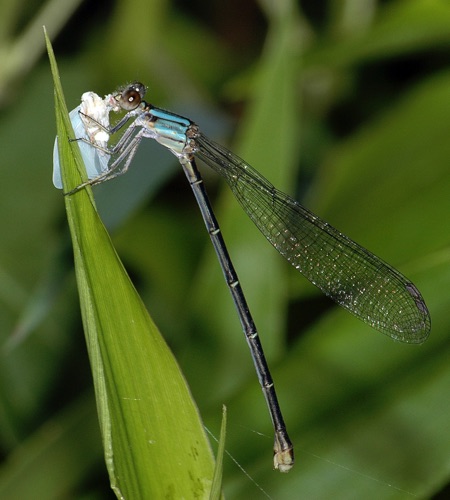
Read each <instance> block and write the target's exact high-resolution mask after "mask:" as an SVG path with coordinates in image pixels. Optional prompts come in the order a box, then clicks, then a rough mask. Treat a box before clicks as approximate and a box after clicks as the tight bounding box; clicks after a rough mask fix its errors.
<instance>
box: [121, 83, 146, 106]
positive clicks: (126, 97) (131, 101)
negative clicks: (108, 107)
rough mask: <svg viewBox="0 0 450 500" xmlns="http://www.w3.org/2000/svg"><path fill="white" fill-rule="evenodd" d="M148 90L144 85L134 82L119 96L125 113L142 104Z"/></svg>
mask: <svg viewBox="0 0 450 500" xmlns="http://www.w3.org/2000/svg"><path fill="white" fill-rule="evenodd" d="M145 91H146V88H145V86H144V85H142V83H139V82H134V83H132V84H130V85H128V87H127V88H126V89H125V90H124V91H123V92H122V94H120V95H119V96H118V100H119V102H120V106H121V108H122V109H124V110H125V111H132V110H133V109H136V108H137V107H138V106H139V105H140V104H141V102H142V99H143V97H144V95H145Z"/></svg>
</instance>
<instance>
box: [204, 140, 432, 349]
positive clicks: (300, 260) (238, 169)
mask: <svg viewBox="0 0 450 500" xmlns="http://www.w3.org/2000/svg"><path fill="white" fill-rule="evenodd" d="M196 143H197V145H198V151H197V152H196V153H195V156H196V157H198V158H200V159H201V160H202V161H204V162H205V163H206V164H207V165H209V166H210V167H211V168H213V169H214V170H215V171H216V172H218V173H219V174H220V175H222V176H223V177H224V178H225V180H226V181H227V182H228V184H229V186H230V188H231V190H232V191H233V194H234V195H235V196H236V198H237V200H238V201H239V203H240V204H241V205H242V207H243V208H244V210H245V211H246V212H247V214H248V215H249V217H250V218H251V219H252V221H253V222H254V223H255V225H256V226H257V227H258V229H259V230H260V231H261V232H262V233H263V235H264V236H265V237H266V238H267V239H268V240H269V241H270V243H271V244H272V245H273V246H274V247H275V248H276V249H277V250H278V252H279V253H280V254H281V255H283V257H284V258H285V259H286V260H287V261H288V262H289V263H290V264H291V265H292V266H294V267H295V268H296V269H297V270H298V271H300V272H301V273H302V274H303V275H304V276H305V277H306V278H307V279H308V280H309V281H311V283H313V284H314V285H316V286H317V287H318V288H320V290H322V292H323V293H325V294H326V295H328V296H329V297H330V298H331V299H333V300H334V301H335V302H337V303H338V304H339V305H341V306H342V307H344V308H345V309H347V310H348V311H350V312H351V313H352V314H354V315H355V316H357V317H358V318H360V319H361V320H363V321H364V322H366V323H368V324H369V325H371V326H372V327H374V328H376V329H377V330H379V331H381V332H382V333H384V334H386V335H389V336H390V337H392V338H393V339H396V340H400V341H403V342H410V343H420V342H423V341H424V340H426V338H427V337H428V335H429V332H430V327H431V322H430V316H429V313H428V310H427V307H426V305H425V302H424V300H423V299H422V296H421V295H420V292H419V291H418V290H417V288H416V287H415V286H414V285H413V284H412V283H411V282H410V281H409V280H408V279H407V278H405V277H404V276H403V275H402V274H401V273H399V272H398V271H397V270H395V269H394V268H393V267H391V266H390V265H388V264H386V263H385V262H383V261H382V260H381V259H379V258H378V257H376V256H375V255H373V254H372V253H370V252H369V251H368V250H366V249H365V248H363V247H361V246H360V245H358V244H357V243H355V242H354V241H352V240H351V239H350V238H348V237H347V236H345V235H343V234H342V233H340V232H339V231H337V230H336V229H335V228H334V227H332V226H331V225H329V224H328V223H327V222H325V221H323V220H322V219H320V218H319V217H318V216H317V215H314V214H313V213H312V212H310V211H309V210H308V209H306V208H305V207H303V206H302V205H300V203H298V202H297V201H295V200H294V199H292V198H291V197H289V196H288V195H287V194H285V193H282V192H281V191H278V190H277V189H275V188H274V187H273V186H272V185H271V184H270V183H269V182H268V181H267V180H266V179H265V178H264V177H263V176H262V175H261V174H259V173H258V172H257V171H256V170H255V169H253V168H252V167H251V166H250V165H248V164H247V163H246V162H245V161H244V160H242V159H241V158H239V157H238V156H236V155H235V154H233V153H231V151H228V150H227V149H226V148H224V147H222V146H220V145H219V144H216V143H214V142H212V141H210V140H209V139H208V138H206V137H204V136H202V135H200V136H199V137H197V138H196Z"/></svg>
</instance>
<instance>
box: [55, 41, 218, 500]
mask: <svg viewBox="0 0 450 500" xmlns="http://www.w3.org/2000/svg"><path fill="white" fill-rule="evenodd" d="M47 47H48V52H49V57H50V62H51V67H52V73H53V78H54V84H55V103H56V120H57V130H58V137H59V154H60V159H61V167H62V179H63V184H64V186H65V190H66V191H69V190H70V189H72V188H73V187H75V186H76V185H77V184H79V183H80V180H81V178H82V177H81V176H80V172H83V171H84V170H83V165H82V160H81V155H80V152H79V148H78V145H77V144H76V142H69V141H67V140H65V138H67V137H73V131H72V129H71V125H70V121H69V118H68V114H67V109H66V106H65V102H64V97H63V93H62V89H61V86H60V82H59V76H58V71H57V67H56V62H55V59H54V56H53V52H52V48H51V46H50V42H49V40H48V39H47ZM65 204H66V212H67V217H68V222H69V226H70V232H71V236H72V243H73V249H74V256H75V272H76V278H77V284H78V290H79V295H80V303H81V312H82V318H83V326H84V331H85V335H86V343H87V347H88V351H89V358H90V363H91V368H92V374H93V378H94V386H95V393H96V400H97V408H98V413H99V420H100V428H101V433H102V439H103V446H104V451H105V459H106V465H107V468H108V472H109V476H110V482H111V486H112V488H113V490H114V492H115V493H116V495H117V497H119V498H130V499H131V498H132V499H139V498H182V497H188V498H207V497H208V495H209V490H210V488H211V481H212V477H213V472H214V461H213V457H212V453H211V449H210V446H209V443H208V440H207V438H206V435H205V432H204V428H203V425H202V422H201V420H200V418H199V415H198V411H197V408H196V406H195V403H194V402H193V400H192V398H191V395H190V393H189V389H188V387H187V385H186V382H185V380H184V378H183V376H182V374H181V372H180V370H179V368H178V365H177V363H176V361H175V359H174V357H173V355H172V353H171V352H170V350H169V349H168V347H167V345H166V343H165V342H164V340H163V338H162V337H161V335H160V333H159V331H158V329H157V328H156V326H155V324H154V323H153V321H152V319H151V318H150V316H149V315H148V313H147V311H146V310H145V307H144V305H143V303H142V301H141V299H140V298H139V296H138V294H137V292H136V290H135V289H134V287H133V284H132V283H131V281H130V279H129V277H128V275H127V274H126V272H125V269H124V268H123V265H122V263H121V262H120V260H119V258H118V256H117V254H116V252H115V250H114V248H113V246H112V244H111V240H110V238H109V235H108V234H107V232H106V229H105V227H104V226H103V224H102V222H101V221H100V219H99V217H98V214H97V212H96V210H95V206H94V203H93V197H92V192H91V189H90V188H88V189H83V190H81V191H79V192H77V193H76V194H75V195H72V196H67V197H65Z"/></svg>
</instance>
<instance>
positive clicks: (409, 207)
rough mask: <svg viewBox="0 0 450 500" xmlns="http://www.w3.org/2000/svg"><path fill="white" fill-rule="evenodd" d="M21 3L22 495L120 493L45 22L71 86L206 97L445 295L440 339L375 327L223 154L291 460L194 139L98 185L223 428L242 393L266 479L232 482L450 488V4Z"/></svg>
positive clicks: (8, 359)
mask: <svg viewBox="0 0 450 500" xmlns="http://www.w3.org/2000/svg"><path fill="white" fill-rule="evenodd" d="M3 3H4V6H3V8H2V17H1V20H0V40H1V43H0V47H1V48H0V50H1V57H0V68H1V71H0V104H1V106H2V108H1V114H0V143H1V145H2V156H1V166H2V182H1V197H0V203H1V211H0V213H1V214H2V217H0V224H1V234H2V238H1V245H0V257H1V261H0V276H1V278H2V279H1V280H0V293H1V295H0V297H1V302H0V304H1V314H0V322H1V328H0V335H1V337H0V339H1V342H2V351H1V356H2V360H1V364H0V366H1V368H0V401H1V404H0V439H1V447H2V448H1V449H2V455H3V458H4V460H3V462H2V468H1V469H0V497H1V498H8V499H14V498H17V499H19V498H20V499H24V498H62V497H65V498H68V497H72V498H112V497H113V493H112V491H111V490H110V489H109V484H108V480H107V475H106V469H105V466H104V462H103V452H102V449H101V442H100V437H99V431H98V420H97V414H96V409H95V403H94V399H93V395H92V380H91V375H90V372H89V363H88V359H87V356H86V348H85V343H84V342H85V341H84V336H83V333H82V327H81V321H80V312H79V306H78V299H77V291H76V288H75V281H74V276H73V264H72V256H71V249H70V246H69V237H68V230H67V227H66V226H67V224H66V220H65V212H64V203H63V199H62V196H61V193H60V192H58V191H57V190H56V189H54V187H53V186H52V184H51V163H52V148H53V141H54V136H55V130H56V129H55V118H54V108H53V106H54V104H53V86H52V82H51V76H50V70H49V65H48V61H47V59H46V57H45V55H44V39H43V34H42V25H43V24H45V25H46V27H47V29H48V32H49V34H50V35H51V36H52V37H53V39H54V49H55V53H56V56H57V59H58V62H59V69H60V74H61V79H62V84H63V88H64V91H65V95H66V100H67V102H68V105H69V107H70V108H73V107H75V106H76V105H78V103H79V99H80V96H81V94H82V93H83V92H85V91H87V90H93V91H95V92H97V93H99V94H105V93H107V92H110V91H111V90H113V89H114V88H115V87H117V86H119V85H121V84H123V83H124V82H127V81H132V80H135V79H138V80H140V81H143V82H144V83H146V84H147V85H148V86H149V92H148V95H147V99H148V100H149V101H150V102H153V103H154V104H155V105H157V106H160V107H165V108H168V109H171V110H173V111H175V112H177V113H180V114H183V115H185V116H188V117H189V118H191V119H193V120H194V121H196V122H197V123H198V124H199V125H200V127H201V129H202V130H203V131H204V132H205V134H206V135H208V136H210V137H211V138H213V139H216V140H218V141H220V142H222V143H224V144H229V145H230V148H231V149H233V151H235V152H236V153H238V154H240V155H241V156H243V157H244V158H245V159H246V160H248V161H249V162H250V163H251V164H252V165H254V166H255V167H256V168H257V169H258V170H260V171H261V172H262V173H263V174H264V175H265V176H266V177H267V178H268V179H269V180H270V181H271V182H272V183H274V184H275V185H276V186H277V187H279V188H282V189H284V190H286V191H288V192H289V193H291V194H294V195H295V196H296V197H297V198H298V199H300V200H301V201H302V202H303V203H304V204H305V205H307V206H308V207H309V208H311V209H313V210H314V211H315V212H317V213H318V214H319V215H320V216H322V217H323V218H325V219H326V220H328V221H329V222H330V223H332V224H333V225H335V226H336V227H338V228H339V229H340V230H342V231H343V232H345V233H346V234H348V235H349V236H351V237H352V238H353V239H355V240H356V241H358V242H359V243H361V244H363V245H364V246H366V247H368V248H369V249H370V250H371V251H373V252H374V253H376V254H377V255H379V256H380V257H382V258H383V259H385V260H386V261H388V262H389V263H391V264H393V265H395V266H397V267H398V268H399V269H400V270H401V271H402V272H404V273H405V274H406V275H407V276H408V277H410V278H411V279H412V280H413V281H414V282H415V284H416V285H417V286H418V288H419V289H420V290H421V292H422V294H423V296H424V298H425V300H426V302H427V304H428V307H429V309H430V312H431V316H432V333H431V336H430V338H429V340H428V341H427V342H426V343H425V344H424V345H422V346H410V345H403V344H399V343H395V342H392V341H391V340H390V339H388V338H387V337H384V336H382V335H380V334H378V333H376V332H374V331H373V330H371V329H370V328H369V327H368V326H366V325H364V324H362V323H361V322H359V321H357V320H356V319H354V318H353V317H351V316H350V315H348V314H347V313H345V312H344V311H341V310H339V309H338V308H336V307H334V306H332V305H330V304H329V302H328V301H326V300H325V299H323V298H322V297H321V296H320V294H319V293H318V292H317V291H316V290H315V289H314V288H313V287H312V286H310V285H309V284H308V283H305V280H304V279H303V278H302V277H301V276H299V275H297V273H296V272H295V271H294V270H292V269H291V268H290V266H288V265H286V264H285V262H283V259H282V258H280V257H279V256H278V255H277V253H276V252H275V251H274V250H273V249H272V248H271V247H270V245H268V244H267V242H266V241H265V240H264V238H262V237H261V236H260V235H259V234H258V232H257V230H256V229H255V228H254V227H253V226H252V224H251V222H250V221H249V220H248V219H247V218H246V216H245V214H243V213H242V212H241V211H240V208H239V207H237V204H236V202H235V201H234V200H233V198H232V196H231V195H230V193H228V192H227V190H226V187H223V186H222V184H221V182H220V180H219V179H216V178H215V177H214V176H213V175H210V172H208V171H206V170H205V171H204V174H205V180H206V183H207V186H208V187H209V188H210V191H211V193H212V198H213V204H214V206H215V207H217V216H218V219H219V221H220V222H221V225H222V229H223V233H224V237H225V240H226V241H227V243H228V246H229V250H230V254H231V256H232V258H233V260H234V262H235V266H236V268H237V271H238V273H239V275H240V279H241V282H242V285H243V287H244V291H245V292H246V295H247V297H248V302H249V305H250V307H251V309H252V312H253V313H254V316H255V320H256V323H257V325H258V327H259V330H260V334H261V338H262V342H263V345H264V346H265V348H266V352H267V355H268V358H269V363H270V365H271V367H272V369H273V375H274V379H275V382H276V385H277V389H278V392H279V396H280V403H281V406H282V409H283V411H284V413H285V418H286V422H287V425H288V428H289V430H290V434H291V438H292V439H293V441H294V444H295V447H296V460H297V462H296V465H295V468H294V469H293V470H292V471H291V472H290V473H289V474H288V475H281V474H279V473H276V472H274V471H271V447H272V432H271V428H270V422H269V417H268V414H267V411H266V408H265V404H264V400H263V397H262V394H261V391H260V389H259V386H258V383H257V380H256V376H255V374H254V373H253V366H252V363H251V359H250V356H249V353H248V352H247V348H246V345H245V341H244V339H243V335H242V333H241V332H240V327H239V323H238V320H237V318H236V315H235V312H234V310H233V305H232V303H231V300H230V298H229V297H228V296H227V293H228V292H227V290H226V287H225V285H224V284H223V282H222V281H223V278H222V276H221V274H220V270H219V269H218V265H217V263H216V262H215V257H214V255H213V251H212V249H211V247H210V243H209V241H208V237H207V235H206V233H205V230H204V227H203V224H202V221H201V220H200V215H199V214H198V211H197V208H196V206H195V201H194V200H193V199H192V197H191V193H190V189H189V187H188V186H187V185H186V183H185V181H184V179H183V177H182V173H181V172H180V169H179V168H177V165H176V162H175V161H174V159H173V158H172V157H171V155H170V154H169V153H168V152H166V151H163V150H162V148H161V147H158V145H152V144H145V145H143V146H142V151H140V152H139V154H138V156H137V158H136V161H135V162H134V165H133V168H132V169H131V171H130V172H129V173H128V174H127V175H126V176H124V177H123V178H121V179H118V180H116V181H113V182H111V183H108V184H106V185H102V186H100V187H98V188H96V189H95V190H94V194H95V198H96V202H97V204H98V207H99V210H100V213H101V215H102V217H103V219H104V221H105V222H106V224H107V225H108V227H109V229H110V232H111V235H112V238H113V241H114V243H115V245H116V248H117V251H118V253H119V255H120V257H121V258H122V260H123V261H124V263H125V266H126V268H127V270H128V271H129V273H130V275H131V277H132V279H133V282H134V283H135V285H136V287H137V289H138V290H139V292H140V294H141V296H142V297H143V299H144V301H145V303H146V305H147V307H148V309H149V311H150V312H151V314H152V316H153V318H154V319H155V320H156V323H157V324H158V326H159V328H160V330H161V331H162V332H163V335H164V337H165V338H166V340H167V342H168V343H169V345H170V347H171V349H172V351H173V352H174V354H175V356H176V358H177V360H178V362H179V363H180V365H181V367H182V369H183V372H184V374H185V376H186V379H187V381H188V383H189V385H190V388H191V390H192V393H193V395H194V398H195V400H196V402H197V404H198V406H199V409H200V413H201V415H202V417H203V419H204V421H205V423H206V425H207V426H208V428H209V429H210V430H211V431H212V432H213V433H215V434H219V431H220V421H221V407H222V404H226V405H227V407H228V426H227V441H226V448H227V450H228V452H229V453H231V454H232V455H233V457H234V458H235V459H236V460H237V461H238V462H239V464H241V466H242V467H243V468H244V469H245V470H246V471H247V472H248V474H249V476H250V477H251V478H252V479H253V480H254V482H253V481H251V480H249V478H248V477H247V476H246V475H244V474H243V473H242V471H241V470H240V469H239V468H237V467H236V465H235V464H234V463H233V462H232V461H231V460H227V458H226V457H225V460H224V468H225V471H224V491H225V494H226V495H227V497H228V498H249V497H251V498H265V497H267V495H270V496H271V497H272V498H277V499H291V498H314V499H316V498H318V499H322V498H323V499H328V498H343V499H344V498H345V499H348V498H358V499H359V498H377V499H379V498H410V497H411V496H416V497H419V498H431V497H435V498H445V495H446V493H447V495H448V488H449V486H448V485H449V478H450V462H449V459H448V457H449V456H450V434H449V426H448V420H449V416H450V401H449V397H448V392H449V388H450V365H449V363H448V359H449V350H450V341H449V338H450V337H449V333H450V314H449V310H450V309H449V303H450V300H449V294H448V290H449V289H450V287H449V285H450V265H449V263H450V245H449V243H450V237H449V231H447V220H449V219H450V169H449V168H448V167H449V165H450V162H449V159H450V141H449V140H448V131H449V130H450V92H449V89H450V71H449V54H450V51H449V49H450V30H449V29H448V27H449V26H450V5H449V3H448V2H447V1H446V0H391V1H390V2H375V1H373V0H372V1H369V0H366V1H363V0H334V1H329V2H322V1H319V2H317V1H313V0H304V1H301V2H298V3H295V2H293V1H289V0H277V1H275V0H260V1H259V2H238V1H231V2H218V1H212V2H206V1H200V0H197V1H192V2H189V3H184V2H168V1H163V0H155V1H152V2H145V1H138V0H131V1H130V0H128V1H123V0H118V1H116V2H93V1H92V0H87V1H85V2H81V1H79V2H75V1H69V0H67V1H65V0H63V1H53V2H46V3H44V2H38V1H36V0H34V1H32V2H27V3H25V2H18V1H16V0H14V1H13V0H10V1H7V0H5V1H4V2H3ZM147 142H150V141H147ZM213 445H214V443H213ZM255 483H256V484H255ZM257 485H259V486H257ZM263 490H264V492H265V493H263Z"/></svg>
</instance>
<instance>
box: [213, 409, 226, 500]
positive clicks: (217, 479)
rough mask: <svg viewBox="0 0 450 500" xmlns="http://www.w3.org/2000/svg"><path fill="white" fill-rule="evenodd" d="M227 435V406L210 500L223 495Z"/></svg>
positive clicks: (223, 416)
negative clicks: (224, 455)
mask: <svg viewBox="0 0 450 500" xmlns="http://www.w3.org/2000/svg"><path fill="white" fill-rule="evenodd" d="M226 435H227V407H226V406H225V405H223V407H222V425H221V426H220V439H219V448H218V450H217V458H216V468H215V470H214V478H213V485H212V488H211V495H210V497H209V498H210V500H214V499H216V498H220V497H221V491H222V474H223V470H222V469H223V454H224V453H225V439H226Z"/></svg>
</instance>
